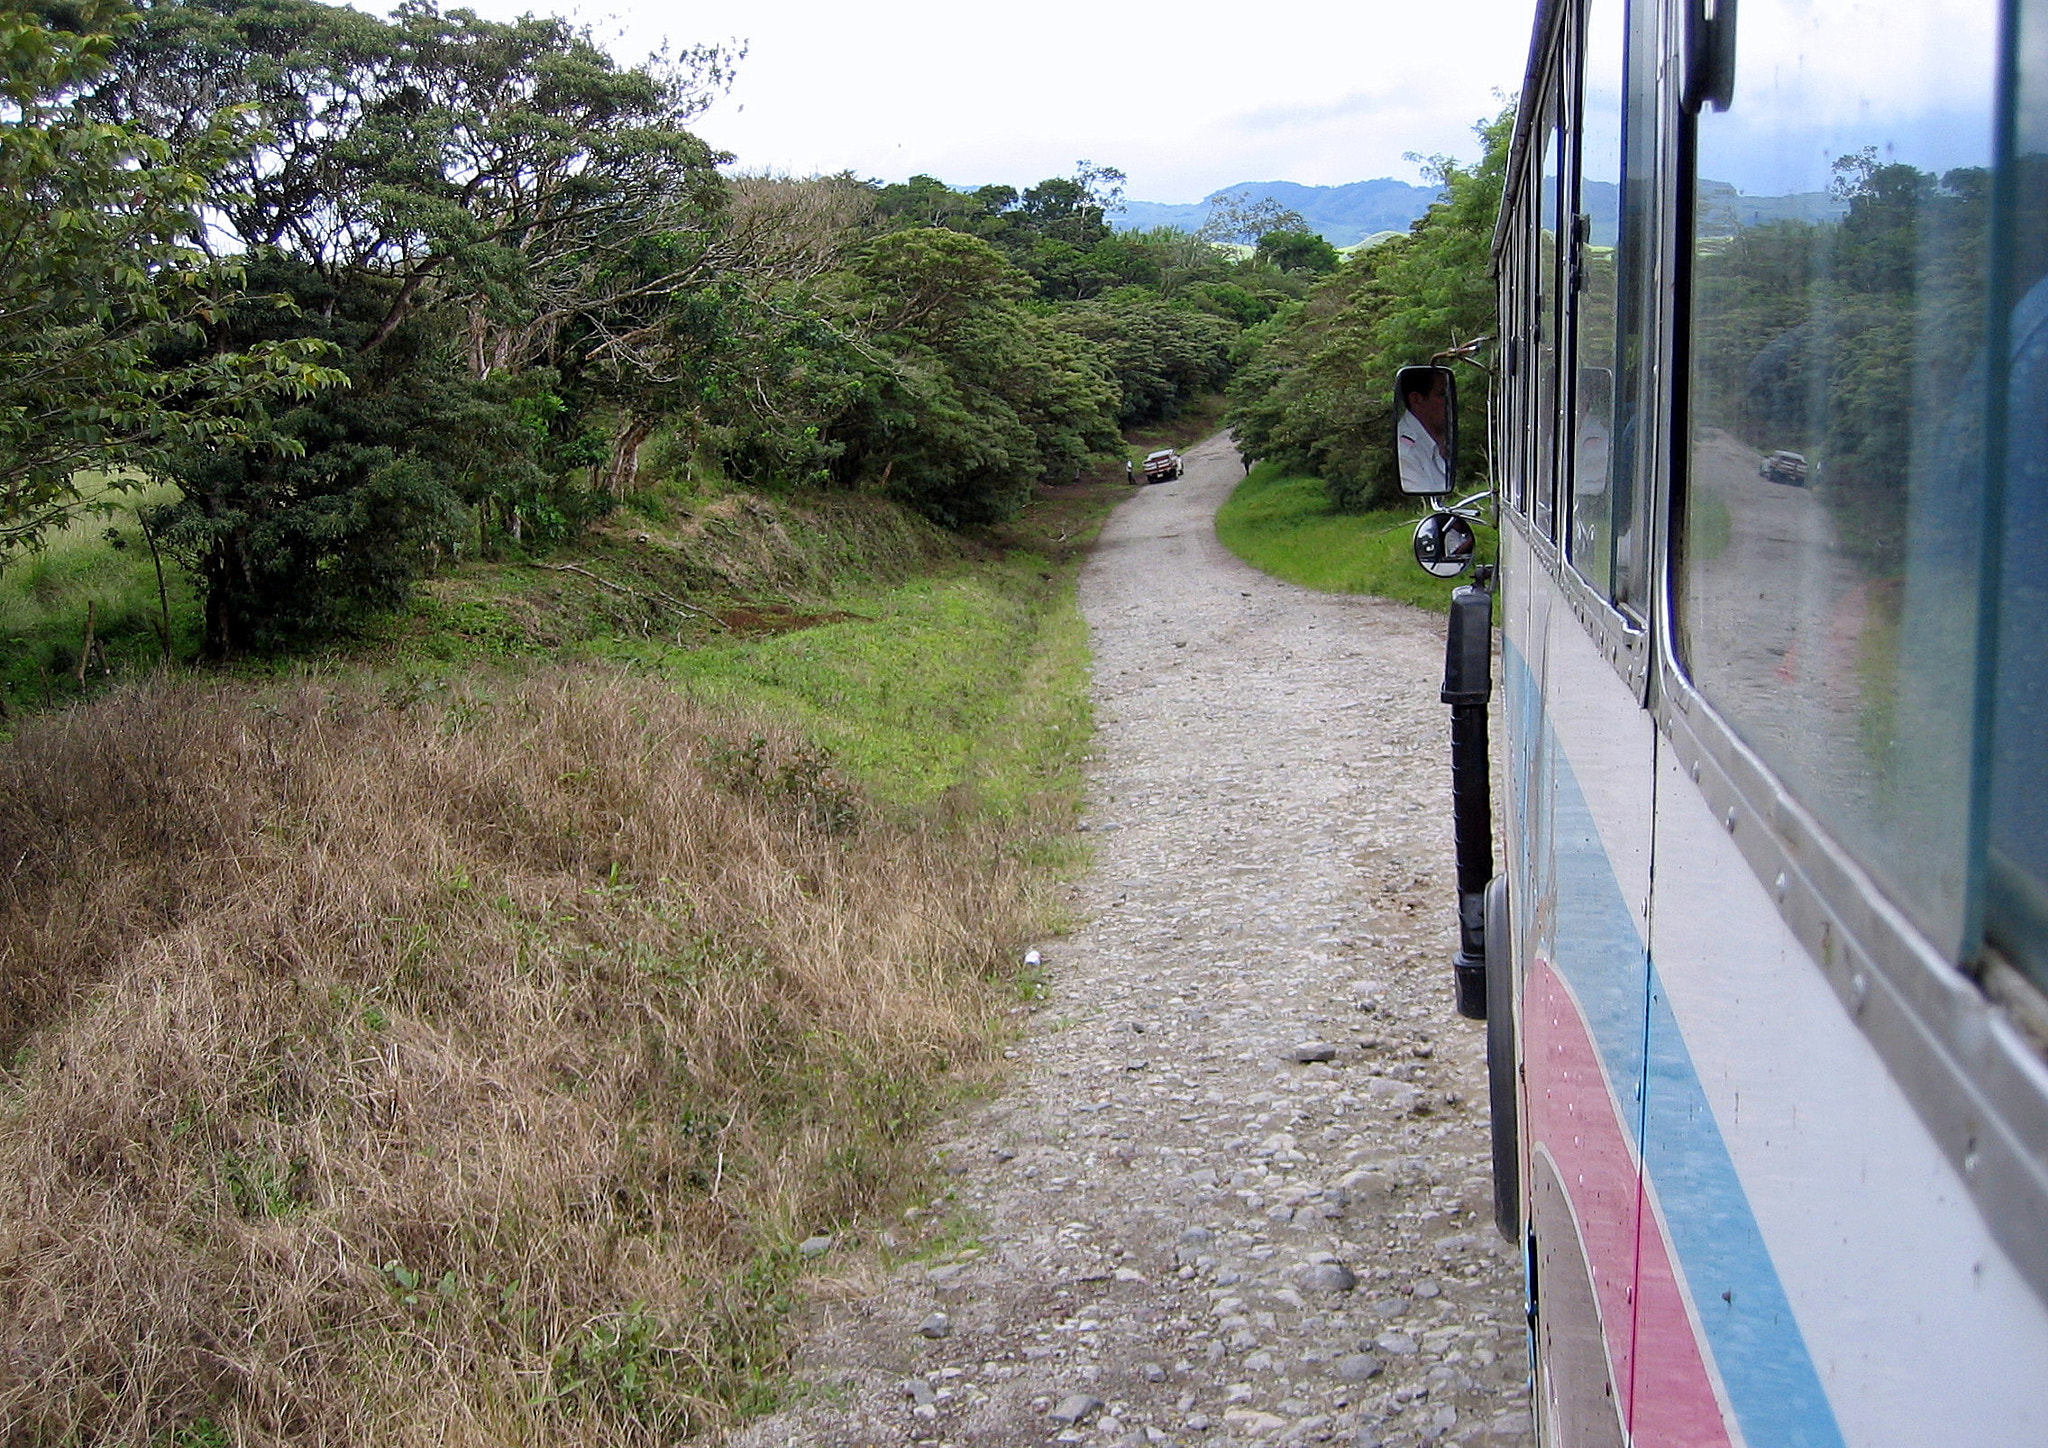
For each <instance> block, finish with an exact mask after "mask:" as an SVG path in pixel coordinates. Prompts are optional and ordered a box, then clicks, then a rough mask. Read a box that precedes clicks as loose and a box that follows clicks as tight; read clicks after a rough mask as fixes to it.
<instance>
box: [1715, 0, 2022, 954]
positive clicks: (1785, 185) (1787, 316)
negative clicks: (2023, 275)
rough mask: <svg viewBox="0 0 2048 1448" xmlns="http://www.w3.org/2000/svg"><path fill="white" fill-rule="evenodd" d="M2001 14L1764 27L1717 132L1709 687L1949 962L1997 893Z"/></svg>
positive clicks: (1834, 1) (1798, 11)
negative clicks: (1988, 353)
mask: <svg viewBox="0 0 2048 1448" xmlns="http://www.w3.org/2000/svg"><path fill="white" fill-rule="evenodd" d="M1995 12H1996V7H1993V6H1989V5H1985V4H1983V3H1981V0H1806V3H1800V4H1791V3H1755V4H1745V5H1744V6H1742V7H1741V11H1740V21H1739V26H1738V31H1737V47H1736V61H1735V98H1734V104H1733V105H1732V106H1731V107H1730V108H1729V110H1728V111H1727V112H1725V113H1715V112H1711V111H1710V112H1707V113H1705V114H1703V115H1702V116H1701V117H1700V120H1699V132H1698V148H1697V155H1698V163H1697V165H1698V169H1697V171H1696V173H1695V177H1696V179H1695V181H1694V187H1695V190H1694V213H1695V227H1694V234H1693V236H1692V239H1691V241H1692V258H1693V259H1692V294H1691V308H1692V326H1691V343H1690V348H1691V351H1690V357H1689V382H1688V400H1689V415H1690V437H1689V439H1688V446H1689V450H1690V459H1689V466H1688V469H1687V476H1686V484H1685V485H1686V508H1685V515H1684V520H1683V528H1684V534H1683V538H1682V540H1681V554H1682V565H1681V573H1680V577H1679V581H1678V589H1677V592H1678V604H1679V610H1680V642H1681V647H1682V649H1683V651H1684V654H1685V659H1686V664H1687V668H1688V669H1689V671H1690V673H1691V675H1692V677H1693V679H1694V681H1695V683H1696V684H1697V685H1698V687H1699V688H1700V690H1701V691H1702V692H1703V693H1705V694H1706V696H1707V697H1708V698H1709V699H1711V700H1712V701H1713V703H1714V704H1715V706H1716V707H1717V708H1718V709H1719V710H1720V712H1721V713H1722V715H1723V716H1724V717H1725V718H1726V719H1727V720H1728V721H1729V723H1730V724H1731V725H1732V726H1733V727H1734V728H1735V730H1736V731H1737V732H1738V733H1739V734H1741V735H1742V737H1743V738H1744V739H1745V740H1746V741H1747V742H1748V743H1749V745H1750V746H1751V747H1752V748H1754V749H1755V750H1756V751H1757V752H1758V753H1759V754H1760V755H1761V756H1762V757H1763V758H1764V759H1765V760H1766V762H1767V763H1769V764H1770V765H1771V767H1772V768H1773V769H1774V770H1775V771H1776V772H1777V774H1778V775H1779V776H1780V778H1782V779H1783V780H1784V781H1785V783H1786V784H1787V785H1788V786H1789V787H1790V788H1791V789H1792V790H1793V792H1794V793H1795V794H1796V795H1797V796H1798V797H1799V799H1800V800H1801V801H1802V802H1803V803H1805V804H1806V805H1807V806H1808V808H1810V809H1812V810H1813V811H1814V813H1815V814H1816V815H1818V816H1819V817H1820V818H1821V820H1822V821H1823V822H1824V823H1826V824H1827V825H1828V826H1829V827H1830V828H1831V829H1832V830H1833V832H1834V833H1835V834H1836V836H1837V837H1838V838H1839V839H1840V840H1841V841H1842V843H1843V844H1844V845H1845V846H1846V847H1847V848H1848V849H1849V850H1850V851H1851V852H1853V853H1855V854H1856V855H1858V856H1859V857H1860V858H1861V860H1862V861H1863V863H1864V864H1865V866H1866V867H1867V868H1869V869H1870V870H1871V871H1872V873H1873V874H1874V875H1876V876H1877V877H1878V878H1879V879H1880V880H1881V881H1883V882H1884V883H1885V884H1886V886H1887V887H1888V891H1889V893H1891V894H1892V896H1893V897H1894V898H1895V899H1896V900H1897V901H1898V902H1899V903H1900V904H1901V905H1902V906H1903V907H1904V908H1905V909H1906V910H1907V911H1908V913H1909V914H1910V915H1912V916H1913V918H1914V919H1915V920H1916V921H1917V922H1918V923H1919V924H1920V926H1921V927H1922V928H1923V929H1925V930H1926V931H1927V932H1928V933H1929V935H1930V936H1931V937H1932V938H1933V939H1934V940H1935V941H1936V942H1937V943H1938V944H1939V945H1940V946H1941V947H1942V948H1943V949H1945V950H1948V951H1950V952H1959V951H1961V950H1962V949H1964V948H1965V943H1964V941H1963V940H1962V931H1963V929H1964V924H1965V917H1966V915H1967V901H1966V895H1967V891H1968V887H1969V881H1970V870H1969V860H1970V851H1969V842H1970V826H1971V807H1972V806H1971V750H1972V739H1973V732H1974V726H1975V722H1976V721H1975V720H1974V718H1973V717H1972V712H1971V710H1972V705H1971V700H1972V697H1973V681H1974V671H1975V655H1976V642H1977V641H1976V634H1975V628H1976V624H1975V619H1976V604H1977V597H1978V592H1977V587H1978V578H1977V573H1976V569H1977V562H1978V549H1979V540H1980V531H1981V522H1982V516H1981V512H1980V508H1981V490H1982V487H1983V482H1984V476H1983V455H1984V437H1983V429H1982V426H1981V423H1980V419H1981V417H1982V415H1983V412H1984V406H1985V396H1986V390H1987V389H1986V372H1985V357H1984V337H1985V328H1984V323H1985V320H1986V317H1987V315H1988V298H1987V292H1986V276H1985V263H1986V258H1987V239H1988V225H1989V222H1990V209H1991V208H1990V202H1991V187H1990V172H1989V169H1988V168H1989V165H1990V162H1991V159H1992V145H1991V143H1992V135H1993V91H1994V72H1995V38H1994V33H1993V32H1994V28H1995Z"/></svg>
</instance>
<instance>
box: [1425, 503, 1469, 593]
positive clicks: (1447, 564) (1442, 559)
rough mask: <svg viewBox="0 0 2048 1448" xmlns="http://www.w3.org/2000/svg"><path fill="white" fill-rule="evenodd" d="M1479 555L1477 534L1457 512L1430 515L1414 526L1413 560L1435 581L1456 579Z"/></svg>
mask: <svg viewBox="0 0 2048 1448" xmlns="http://www.w3.org/2000/svg"><path fill="white" fill-rule="evenodd" d="M1478 555H1479V535H1478V534H1476V533H1474V532H1473V531H1472V524H1471V522H1470V521H1469V520H1468V519H1465V518H1462V517H1460V516H1459V515H1458V514H1456V513H1431V514H1430V515H1429V516H1428V517H1427V518H1424V519H1423V520H1422V521H1421V522H1420V523H1417V524H1416V525H1415V561H1416V562H1417V563H1419V564H1421V565H1422V571H1423V572H1425V573H1428V574H1432V575H1434V576H1435V577H1437V578H1456V577H1457V576H1458V575H1459V574H1461V573H1463V572H1464V571H1465V570H1466V569H1468V568H1470V567H1471V566H1472V560H1473V559H1474V558H1476V557H1478Z"/></svg>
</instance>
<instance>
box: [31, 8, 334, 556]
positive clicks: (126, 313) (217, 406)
mask: <svg viewBox="0 0 2048 1448" xmlns="http://www.w3.org/2000/svg"><path fill="white" fill-rule="evenodd" d="M133 21H134V17H133V13H132V12H131V11H129V10H128V9H127V7H126V6H124V5H121V4H118V3H114V0H79V3H77V4H74V5H71V6H69V7H67V8H66V9H65V10H64V11H63V13H62V15H61V17H58V16H56V15H55V14H54V13H53V12H52V11H50V10H48V9H47V8H44V7H36V6H25V5H22V4H19V3H14V0H9V3H5V4H0V560H4V558H5V557H6V555H7V554H8V553H9V552H11V551H13V550H16V549H20V548H22V547H32V546H34V545H35V544H36V543H37V542H38V541H39V540H40V539H41V538H42V536H43V535H44V534H45V533H46V532H47V531H48V530H49V529H50V528H52V527H53V526H56V525H58V524H60V523H62V522H63V521H64V520H65V519H67V518H68V517H70V516H71V515H72V514H73V513H74V512H75V511H76V510H77V509H78V508H79V507H80V506H81V499H80V494H79V491H78V487H77V485H76V482H75V479H76V477H77V475H78V474H79V473H80V472H81V471H82V470H86V469H97V470H102V471H106V472H112V473H114V474H116V475H117V478H118V477H122V476H132V475H135V474H137V473H153V472H158V471H161V470H162V468H163V467H164V462H165V458H166V455H167V454H168V453H170V452H173V451H175V450H177V449H179V448H183V447H189V446H199V445H206V446H235V445H242V446H249V447H259V446H268V447H271V448H273V449H275V448H279V447H288V446H289V445H290V444H289V443H288V441H285V440H281V439H278V438H276V437H275V436H273V435H267V434H266V433H265V431H264V429H263V427H262V425H261V422H260V418H259V416H258V412H259V409H260V407H261V405H262V404H263V403H264V402H265V401H266V400H277V399H286V400H289V399H291V398H295V397H304V396H306V395H307V394H309V393H311V392H312V391H313V390H315V389H317V388H320V387H324V386H328V385H330V384H332V383H333V382H335V381H337V380H338V374H336V373H335V372H333V371H332V370H330V369H329V368H327V367H326V366H324V365H323V364H322V360H321V359H322V358H323V357H324V355H325V351H324V349H323V348H322V347H321V346H320V344H318V343H317V342H315V341H311V340H309V339H278V340H273V341H269V342H266V343H263V344H260V345H257V346H254V347H250V348H244V349H219V348H215V347H212V346H210V345H209V339H210V338H211V337H212V336H213V335H214V332H215V330H216V324H217V323H218V321H219V319H220V317H221V315H222V313H223V311H224V310H226V309H228V308H231V307H233V306H235V305H237V304H238V302H239V301H240V299H241V283H242V274H241V271H240V268H239V267H238V266H236V265H233V264H224V263H221V262H218V261H216V260H214V259H213V258H211V257H209V256H208V255H207V253H206V251H205V249H204V246H203V239H204V238H203V230H202V225H201V210H202V207H203V206H204V204H205V202H206V199H207V196H208V194H209V186H210V185H211V184H212V183H213V182H214V180H215V178H216V177H218V176H219V175H220V174H221V173H222V172H224V171H225V170H227V169H229V168H230V167H231V166H232V164H233V162H234V160H235V158H236V157H237V156H238V155H239V154H242V153H243V152H244V151H245V150H246V147H247V145H248V143H249V140H250V135H251V128H250V124H249V120H248V118H247V117H246V116H244V115H242V114H241V113H239V112H237V111H234V110H222V109H220V108H219V107H217V106H215V105H212V104H200V103H197V102H195V104H194V105H193V107H192V108H191V114H190V116H189V117H188V119H187V130H188V143H187V144H186V145H184V146H183V147H180V148H175V149H174V148H173V147H171V146H169V145H167V144H166V143H165V142H164V141H162V140H161V139H159V138H157V137H155V136H152V135H149V134H147V133H146V132H144V131H143V130H141V129H140V128H137V127H134V126H130V125H124V124H121V123H118V122H112V121H107V120H104V119H100V118H97V117H95V116H93V115H92V114H91V113H90V112H89V111H88V110H87V109H86V107H85V106H84V104H83V99H82V98H83V97H84V95H85V93H86V92H87V91H88V89H89V88H90V87H91V86H92V85H94V84H95V83H96V82H98V81H99V80H100V78H101V77H103V76H104V75H105V74H106V73H107V71H108V68H109V64H110V57H111V55H112V54H113V52H114V47H115V45H116V43H117V41H119V39H120V38H121V37H122V36H123V35H125V34H127V33H129V32H130V30H131V29H132V26H133Z"/></svg>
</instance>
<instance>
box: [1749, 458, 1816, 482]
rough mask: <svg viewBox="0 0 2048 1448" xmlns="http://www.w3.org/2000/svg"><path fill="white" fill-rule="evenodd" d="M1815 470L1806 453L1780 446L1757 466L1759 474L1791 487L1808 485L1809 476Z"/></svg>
mask: <svg viewBox="0 0 2048 1448" xmlns="http://www.w3.org/2000/svg"><path fill="white" fill-rule="evenodd" d="M1812 472H1813V469H1812V467H1811V466H1809V465H1808V463H1807V461H1806V455H1805V454H1804V453H1796V452H1787V451H1785V450H1784V449H1783V448H1779V449H1778V450H1777V451H1776V452H1774V453H1772V454H1771V455H1770V456H1769V457H1767V458H1765V459H1764V460H1763V463H1762V465H1761V466H1760V467H1758V468H1757V475H1758V476H1759V477H1762V478H1764V479H1766V480H1768V481H1770V482H1773V483H1783V484H1785V485H1786V486H1787V487H1791V488H1803V487H1805V486H1806V480H1807V477H1808V476H1809V475H1810V474H1811V473H1812Z"/></svg>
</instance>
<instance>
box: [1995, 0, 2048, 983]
mask: <svg viewBox="0 0 2048 1448" xmlns="http://www.w3.org/2000/svg"><path fill="white" fill-rule="evenodd" d="M2018 44H2019V50H2020V63H2019V66H2018V67H2017V72H2018V76H2019V85H2018V91H2017V95H2016V102H2017V103H2016V105H2015V107H2014V109H2015V116H2014V124H2013V130H2012V145H2011V155H2012V157H2013V186H2012V193H2013V196H2014V199H2015V202H2016V204H2015V206H2014V207H2013V215H2014V222H2015V224H2014V230H2013V237H2012V242H2013V244H2012V247H2011V252H2010V255H2011V259H2012V260H2011V265H2012V268H2013V270H2012V275H2011V278H2010V281H2009V283H2008V290H2007V295H2008V296H2009V297H2011V298H2012V299H2013V311H2012V323H2011V328H2012V344H2011V355H2012V370H2011V374H2010V377H2009V380H2008V386H2009V389H2010V391H2009V393H2008V403H2007V408H2006V420H2007V431H2006V449H2005V456H2006V469H2005V516H2004V517H2003V519H2001V520H2000V533H2001V550H2002V552H2003V555H2004V556H2003V560H2002V568H2001V571H2000V584H1999V588H1998V592H1997V598H1998V654H1997V664H1996V669H1995V672H1994V678H1995V679H1996V681H1997V682H1996V686H1995V692H1994V696H1993V697H1994V701H1995V702H1994V705H1993V716H1992V751H1991V758H1992V765H1991V792H1990V830H1989V835H1990V845H1991V861H1990V871H1989V874H1990V880H1989V885H1990V888H1989V891H1988V907H1989V908H1988V910H1987V915H1988V917H1989V918H1988V921H1987V924H1988V926H1989V930H1990V934H1991V939H1992V941H1993V943H1994V944H1996V945H1997V946H1998V947H1999V948H2000V949H2001V950H2003V951H2004V952H2005V953H2006V954H2007V955H2008V956H2010V957H2011V958H2012V959H2013V961H2014V962H2015V963H2016V964H2017V965H2019V967H2020V968H2021V969H2022V970H2025V971H2026V972H2027V973H2028V974H2029V975H2031V976H2032V977H2033V978H2034V980H2035V981H2036V982H2038V983H2039V984H2041V985H2043V986H2048V714H2044V706H2043V702H2042V701H2043V699H2044V697H2048V0H2027V3H2025V4H2024V5H2022V6H2021V7H2020V17H2019V28H2018Z"/></svg>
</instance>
